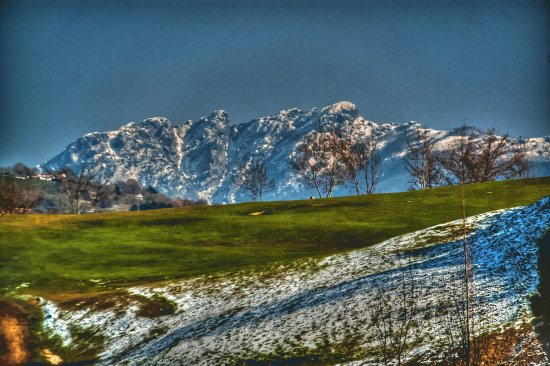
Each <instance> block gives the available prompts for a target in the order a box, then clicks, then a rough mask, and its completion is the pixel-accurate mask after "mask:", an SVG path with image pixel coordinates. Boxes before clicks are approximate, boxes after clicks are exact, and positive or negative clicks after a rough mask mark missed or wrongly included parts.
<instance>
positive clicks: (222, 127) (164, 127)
mask: <svg viewBox="0 0 550 366" xmlns="http://www.w3.org/2000/svg"><path fill="white" fill-rule="evenodd" d="M335 127H338V128H339V129H342V130H345V131H347V133H349V134H352V135H357V136H359V135H373V136H376V137H377V139H378V141H379V142H380V148H381V150H380V151H381V156H382V168H381V177H380V181H379V184H378V189H377V191H378V192H396V191H404V190H406V189H407V187H408V175H407V172H406V170H405V167H404V164H403V161H402V158H403V156H404V155H405V153H406V136H407V135H408V134H410V133H411V132H413V131H414V130H416V129H419V128H421V125H420V124H419V123H416V122H408V123H404V124H395V123H386V124H378V123H375V122H372V121H368V120H366V119H365V118H363V117H361V116H360V115H359V110H358V108H357V106H356V105H354V104H353V103H350V102H339V103H335V104H333V105H330V106H327V107H324V108H321V109H318V108H312V109H310V110H305V111H302V110H299V109H296V108H294V109H288V110H283V111H280V112H279V113H277V114H273V115H271V116H267V117H261V118H258V119H254V120H251V121H249V122H244V123H239V124H231V122H230V119H229V116H228V114H227V113H226V112H225V111H223V110H217V111H214V112H212V113H211V114H210V115H209V116H207V117H202V118H200V119H199V120H198V121H188V122H186V123H183V124H176V123H172V122H170V121H169V120H168V119H166V118H162V117H154V118H148V119H146V120H144V121H143V122H141V123H134V122H130V123H128V124H126V125H124V126H122V127H121V128H119V129H118V130H114V131H108V132H94V133H88V134H86V135H84V136H83V137H81V138H79V139H77V140H76V141H74V142H72V143H71V144H69V145H68V146H67V147H66V148H65V150H64V151H62V152H61V153H60V154H58V155H57V156H55V157H53V158H52V159H50V160H48V161H47V162H46V163H44V164H41V165H40V166H39V168H40V169H42V170H58V169H60V168H64V167H68V168H71V169H73V170H75V171H78V170H80V169H81V168H82V167H87V168H88V169H89V170H90V171H91V172H92V173H93V174H94V175H95V176H99V177H101V178H102V179H109V180H111V181H118V180H126V179H128V178H134V179H136V180H138V182H139V183H140V184H141V185H142V186H152V187H155V188H156V189H157V190H158V191H160V192H162V193H165V194H167V195H169V196H172V197H181V198H187V199H204V200H207V201H208V202H211V203H231V202H239V201H245V200H249V197H247V195H246V192H245V191H244V190H242V189H239V187H237V186H235V184H233V182H234V177H235V176H236V175H237V174H238V173H239V170H240V168H241V167H242V165H243V164H244V163H246V162H248V161H250V160H252V159H255V158H258V157H262V159H263V160H265V162H266V165H267V169H268V174H269V175H270V177H271V178H273V179H274V181H275V189H274V190H273V191H272V192H269V193H267V194H266V195H265V196H264V199H267V200H281V199H300V198H307V197H309V196H312V195H314V191H313V190H312V189H310V188H308V187H305V186H304V185H303V184H302V183H301V182H300V180H299V179H298V178H297V176H296V174H295V173H294V172H293V171H292V170H291V169H290V166H289V164H288V160H289V157H290V156H291V154H292V152H293V150H294V148H295V147H296V145H297V143H298V141H299V140H300V139H301V138H302V137H303V136H304V135H306V134H307V133H309V132H311V131H324V130H329V129H333V128H335ZM430 134H431V135H432V136H433V137H435V138H436V139H437V140H438V144H439V145H440V147H441V148H444V147H445V146H446V145H447V144H449V143H450V142H451V141H452V140H453V136H456V134H457V130H446V131H445V130H444V131H437V130H430ZM519 142H520V143H522V144H524V146H525V148H526V151H527V157H528V160H529V162H530V164H531V172H530V175H532V176H546V175H550V136H547V137H540V138H529V139H522V140H520V141H519ZM347 194H353V189H352V187H350V186H341V187H337V188H336V189H335V195H347Z"/></svg>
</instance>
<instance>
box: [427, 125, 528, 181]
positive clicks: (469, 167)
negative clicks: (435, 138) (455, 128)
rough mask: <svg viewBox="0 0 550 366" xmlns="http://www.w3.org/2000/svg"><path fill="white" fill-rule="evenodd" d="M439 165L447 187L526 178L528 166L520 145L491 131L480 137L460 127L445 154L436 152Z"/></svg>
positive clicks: (474, 131)
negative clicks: (456, 184)
mask: <svg viewBox="0 0 550 366" xmlns="http://www.w3.org/2000/svg"><path fill="white" fill-rule="evenodd" d="M437 159H438V163H439V164H440V166H441V168H442V171H443V172H444V176H445V180H446V182H447V183H448V184H455V183H458V184H467V183H479V182H491V181H495V180H497V179H499V178H514V177H523V176H526V175H527V173H528V171H529V165H528V163H527V160H526V154H525V150H524V148H523V147H522V146H521V144H519V143H517V142H514V141H512V140H511V139H510V137H509V136H508V135H506V134H504V135H502V136H499V135H497V133H496V131H495V129H493V128H491V129H488V130H487V131H486V133H485V134H483V135H481V134H480V133H479V132H478V131H476V130H475V129H474V128H471V127H467V126H463V127H462V128H461V129H460V130H459V135H458V136H457V138H456V139H455V141H454V142H453V143H452V144H451V146H450V148H449V149H447V150H446V151H441V152H439V154H438V156H437Z"/></svg>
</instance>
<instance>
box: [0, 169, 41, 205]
mask: <svg viewBox="0 0 550 366" xmlns="http://www.w3.org/2000/svg"><path fill="white" fill-rule="evenodd" d="M40 196H41V188H40V184H39V182H37V181H36V180H34V179H31V178H21V177H13V176H7V175H0V213H4V212H5V213H14V212H20V213H25V212H27V211H28V210H30V209H31V208H33V207H34V206H36V204H37V203H38V201H39V200H40Z"/></svg>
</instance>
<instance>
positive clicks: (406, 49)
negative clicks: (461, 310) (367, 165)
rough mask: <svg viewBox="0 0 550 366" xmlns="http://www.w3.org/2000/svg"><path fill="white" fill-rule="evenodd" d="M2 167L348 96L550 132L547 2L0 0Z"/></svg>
mask: <svg viewBox="0 0 550 366" xmlns="http://www.w3.org/2000/svg"><path fill="white" fill-rule="evenodd" d="M0 4H1V5H0V41H1V43H0V85H1V88H0V121H1V126H0V165H7V164H13V163H15V162H17V161H23V162H25V163H27V164H31V165H34V164H37V163H39V162H42V161H44V160H46V159H48V158H50V157H52V156H53V155H55V154H56V153H58V152H60V151H61V150H62V149H63V148H64V147H65V146H66V145H67V144H68V143H69V142H71V141H72V140H74V139H76V138H78V137H80V136H81V135H83V134H84V133H86V132H91V131H103V130H109V129H115V128H118V127H119V126H121V125H123V124H125V123H127V122H129V121H141V120H143V119H145V118H147V117H151V116H166V117H168V118H170V119H171V120H172V121H175V122H184V121H186V120H188V119H197V118H199V117H201V116H203V115H207V114H209V113H210V112H211V111H212V110H214V109H225V110H226V111H228V113H229V116H230V118H231V120H232V122H233V123H238V122H244V121H247V120H250V119H252V118H255V117H259V116H263V115H269V114H272V113H276V112H278V111H279V110H281V109H286V108H291V107H298V108H302V109H306V108H311V107H314V106H319V107H320V106H324V105H327V104H331V103H334V102H336V101H340V100H349V101H352V102H354V103H356V104H357V105H358V106H359V110H360V114H361V115H363V116H364V117H365V118H368V119H370V120H374V121H377V122H406V121H409V120H416V121H420V122H422V123H425V124H427V125H428V126H430V127H433V128H439V129H443V128H449V127H456V126H459V125H461V124H463V123H464V121H465V119H466V120H467V122H468V123H471V124H475V125H477V126H479V127H482V128H487V127H490V126H496V127H497V128H499V129H500V131H503V132H509V133H511V134H512V135H516V136H517V135H523V136H541V135H550V62H549V61H550V56H549V54H550V3H549V2H548V1H544V0H541V1H529V0H521V1H504V0H499V1H494V2H488V1H472V2H464V1H392V2H390V1H383V0H380V1H345V0H339V1H336V0H335V1H328V0H327V1H306V0H302V1H300V0H298V1H286V2H285V1H228V0H227V1H179V2H176V1H120V0H119V1H115V0H113V1H102V0H80V1H79V0H74V1H55V0H48V1H46V0H43V1H39V0H35V1H25V0H11V1H10V0H0Z"/></svg>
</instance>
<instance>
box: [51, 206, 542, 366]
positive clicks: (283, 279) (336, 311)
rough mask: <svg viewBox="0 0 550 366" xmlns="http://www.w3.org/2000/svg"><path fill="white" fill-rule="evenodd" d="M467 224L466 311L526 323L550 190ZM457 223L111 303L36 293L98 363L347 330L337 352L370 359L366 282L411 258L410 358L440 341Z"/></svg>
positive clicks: (327, 340) (395, 273)
mask: <svg viewBox="0 0 550 366" xmlns="http://www.w3.org/2000/svg"><path fill="white" fill-rule="evenodd" d="M467 224H468V227H469V230H470V234H469V236H468V241H469V243H470V246H471V252H472V254H473V267H474V269H473V278H474V288H475V299H476V300H475V304H476V305H475V306H476V309H478V310H481V311H478V312H476V314H477V315H476V317H477V321H478V323H479V324H480V327H479V328H477V329H478V332H481V331H483V332H485V331H499V330H503V329H507V328H510V327H514V326H519V325H521V324H522V322H529V321H530V320H531V316H532V315H531V312H530V308H529V296H530V295H531V294H533V293H534V292H535V291H536V286H537V285H538V283H539V277H538V272H537V251H538V248H537V245H536V240H537V239H539V238H540V237H541V236H542V235H543V234H544V232H545V230H547V229H548V228H549V227H550V197H547V198H545V199H543V200H541V201H539V202H536V203H535V204H533V205H531V206H527V207H520V208H515V209H510V210H506V211H497V212H492V213H487V214H482V215H478V216H474V217H470V218H468V220H467ZM457 227H458V228H460V222H451V223H448V224H443V225H438V226H434V227H431V228H428V229H424V230H421V231H417V232H414V233H411V234H406V235H403V236H399V237H395V238H392V239H390V240H387V241H385V242H382V243H380V244H377V245H374V246H372V247H369V248H366V249H361V250H355V251H351V252H349V253H347V254H339V255H333V256H329V257H326V258H324V259H310V260H306V261H297V262H295V263H292V264H287V265H272V266H268V267H265V268H262V269H256V270H246V271H241V272H238V273H233V274H225V275H219V276H203V277H200V278H196V279H191V280H181V281H176V282H172V283H168V284H165V285H157V286H155V287H149V286H139V287H134V288H130V289H128V293H129V294H131V295H129V297H128V299H126V300H124V301H121V302H120V303H119V305H117V306H116V307H115V308H113V309H108V308H107V309H106V308H102V307H101V306H100V307H99V308H94V305H93V304H86V302H85V301H83V303H82V304H83V305H80V306H77V308H73V309H63V308H62V307H59V306H58V305H57V304H55V303H53V302H51V301H48V300H44V301H42V306H43V310H44V312H45V318H46V321H45V327H46V329H47V331H48V332H50V333H51V334H56V335H58V336H60V337H61V338H62V339H63V340H64V342H65V345H67V346H69V345H71V344H73V345H74V343H71V342H76V341H75V340H74V337H73V335H72V333H71V332H72V329H84V330H85V331H86V332H87V334H95V335H98V336H100V337H101V338H102V339H104V342H105V343H104V348H103V351H102V353H101V355H100V360H99V363H100V364H104V365H113V364H124V365H191V364H193V365H222V364H232V363H235V364H239V363H238V362H239V361H242V360H261V359H273V357H276V356H277V355H278V357H281V358H282V357H288V356H289V355H295V356H300V355H304V354H310V355H311V354H316V352H317V353H319V352H326V351H327V350H332V351H331V352H338V351H335V350H338V349H340V348H338V347H339V346H341V345H342V344H347V343H345V342H348V341H349V339H354V340H355V343H354V345H355V346H354V348H353V349H352V350H350V349H349V348H347V349H346V350H344V351H339V352H341V354H337V355H336V356H338V355H339V356H340V357H341V359H342V360H344V361H353V362H354V364H357V365H359V364H361V365H364V364H370V363H369V362H371V361H373V359H372V357H373V353H372V350H373V349H374V348H376V346H377V339H376V337H375V336H374V335H373V329H375V327H374V326H373V317H372V314H371V312H370V310H369V309H372V308H373V306H375V304H377V302H378V301H381V299H380V294H379V293H378V292H377V291H376V286H377V285H380V284H384V286H386V287H385V289H386V292H388V293H389V294H390V295H389V296H394V297H395V296H397V295H399V294H400V291H401V290H400V288H401V287H400V285H399V284H400V278H401V277H400V276H401V273H403V272H401V269H402V268H409V266H410V268H411V270H412V274H413V276H414V279H415V285H416V288H417V289H418V291H419V294H420V296H419V297H418V301H419V304H418V306H419V309H421V315H422V319H423V321H422V324H423V326H422V327H421V328H420V327H418V328H415V329H414V330H413V331H414V332H415V333H418V334H421V335H422V339H421V342H420V344H419V345H418V346H417V347H416V348H415V349H414V350H413V352H411V354H410V355H409V357H412V356H418V355H422V354H423V353H425V352H428V351H430V350H431V351H437V350H441V349H442V344H443V342H444V339H445V334H444V333H442V330H443V329H445V322H446V321H447V317H446V313H445V309H447V310H448V307H445V305H444V304H445V301H447V300H449V299H450V298H451V296H452V294H456V291H457V289H458V288H460V286H461V282H459V279H458V278H459V276H460V274H461V273H462V270H463V262H462V258H463V257H462V241H461V238H460V236H459V237H457V236H456V235H457V230H456V229H457ZM458 232H460V230H458ZM458 235H460V234H458ZM113 296H117V295H113ZM118 296H120V295H118ZM131 296H133V297H131ZM144 298H146V299H149V300H150V301H159V299H160V300H162V302H161V303H163V302H170V303H171V304H173V306H174V311H173V313H171V314H168V315H162V316H158V317H155V318H151V317H147V316H144V315H143V314H142V313H141V309H142V308H143V306H144V305H143V302H142V300H140V299H144ZM119 299H120V297H119ZM108 301H110V300H108ZM114 301H116V300H114ZM111 303H112V301H111ZM384 306H386V308H389V307H391V306H392V305H391V303H384ZM442 309H443V310H442ZM529 337H530V338H529V341H528V342H523V343H522V344H523V346H521V344H520V346H519V348H518V350H516V351H517V352H522V349H521V347H530V348H529V352H531V353H532V352H535V353H536V354H537V355H538V356H537V357H539V358H544V357H545V356H544V353H543V352H542V349H541V345H540V344H539V343H538V341H537V340H536V337H535V336H534V335H533V334H531V335H530V336H529ZM270 357H271V358H270Z"/></svg>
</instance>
